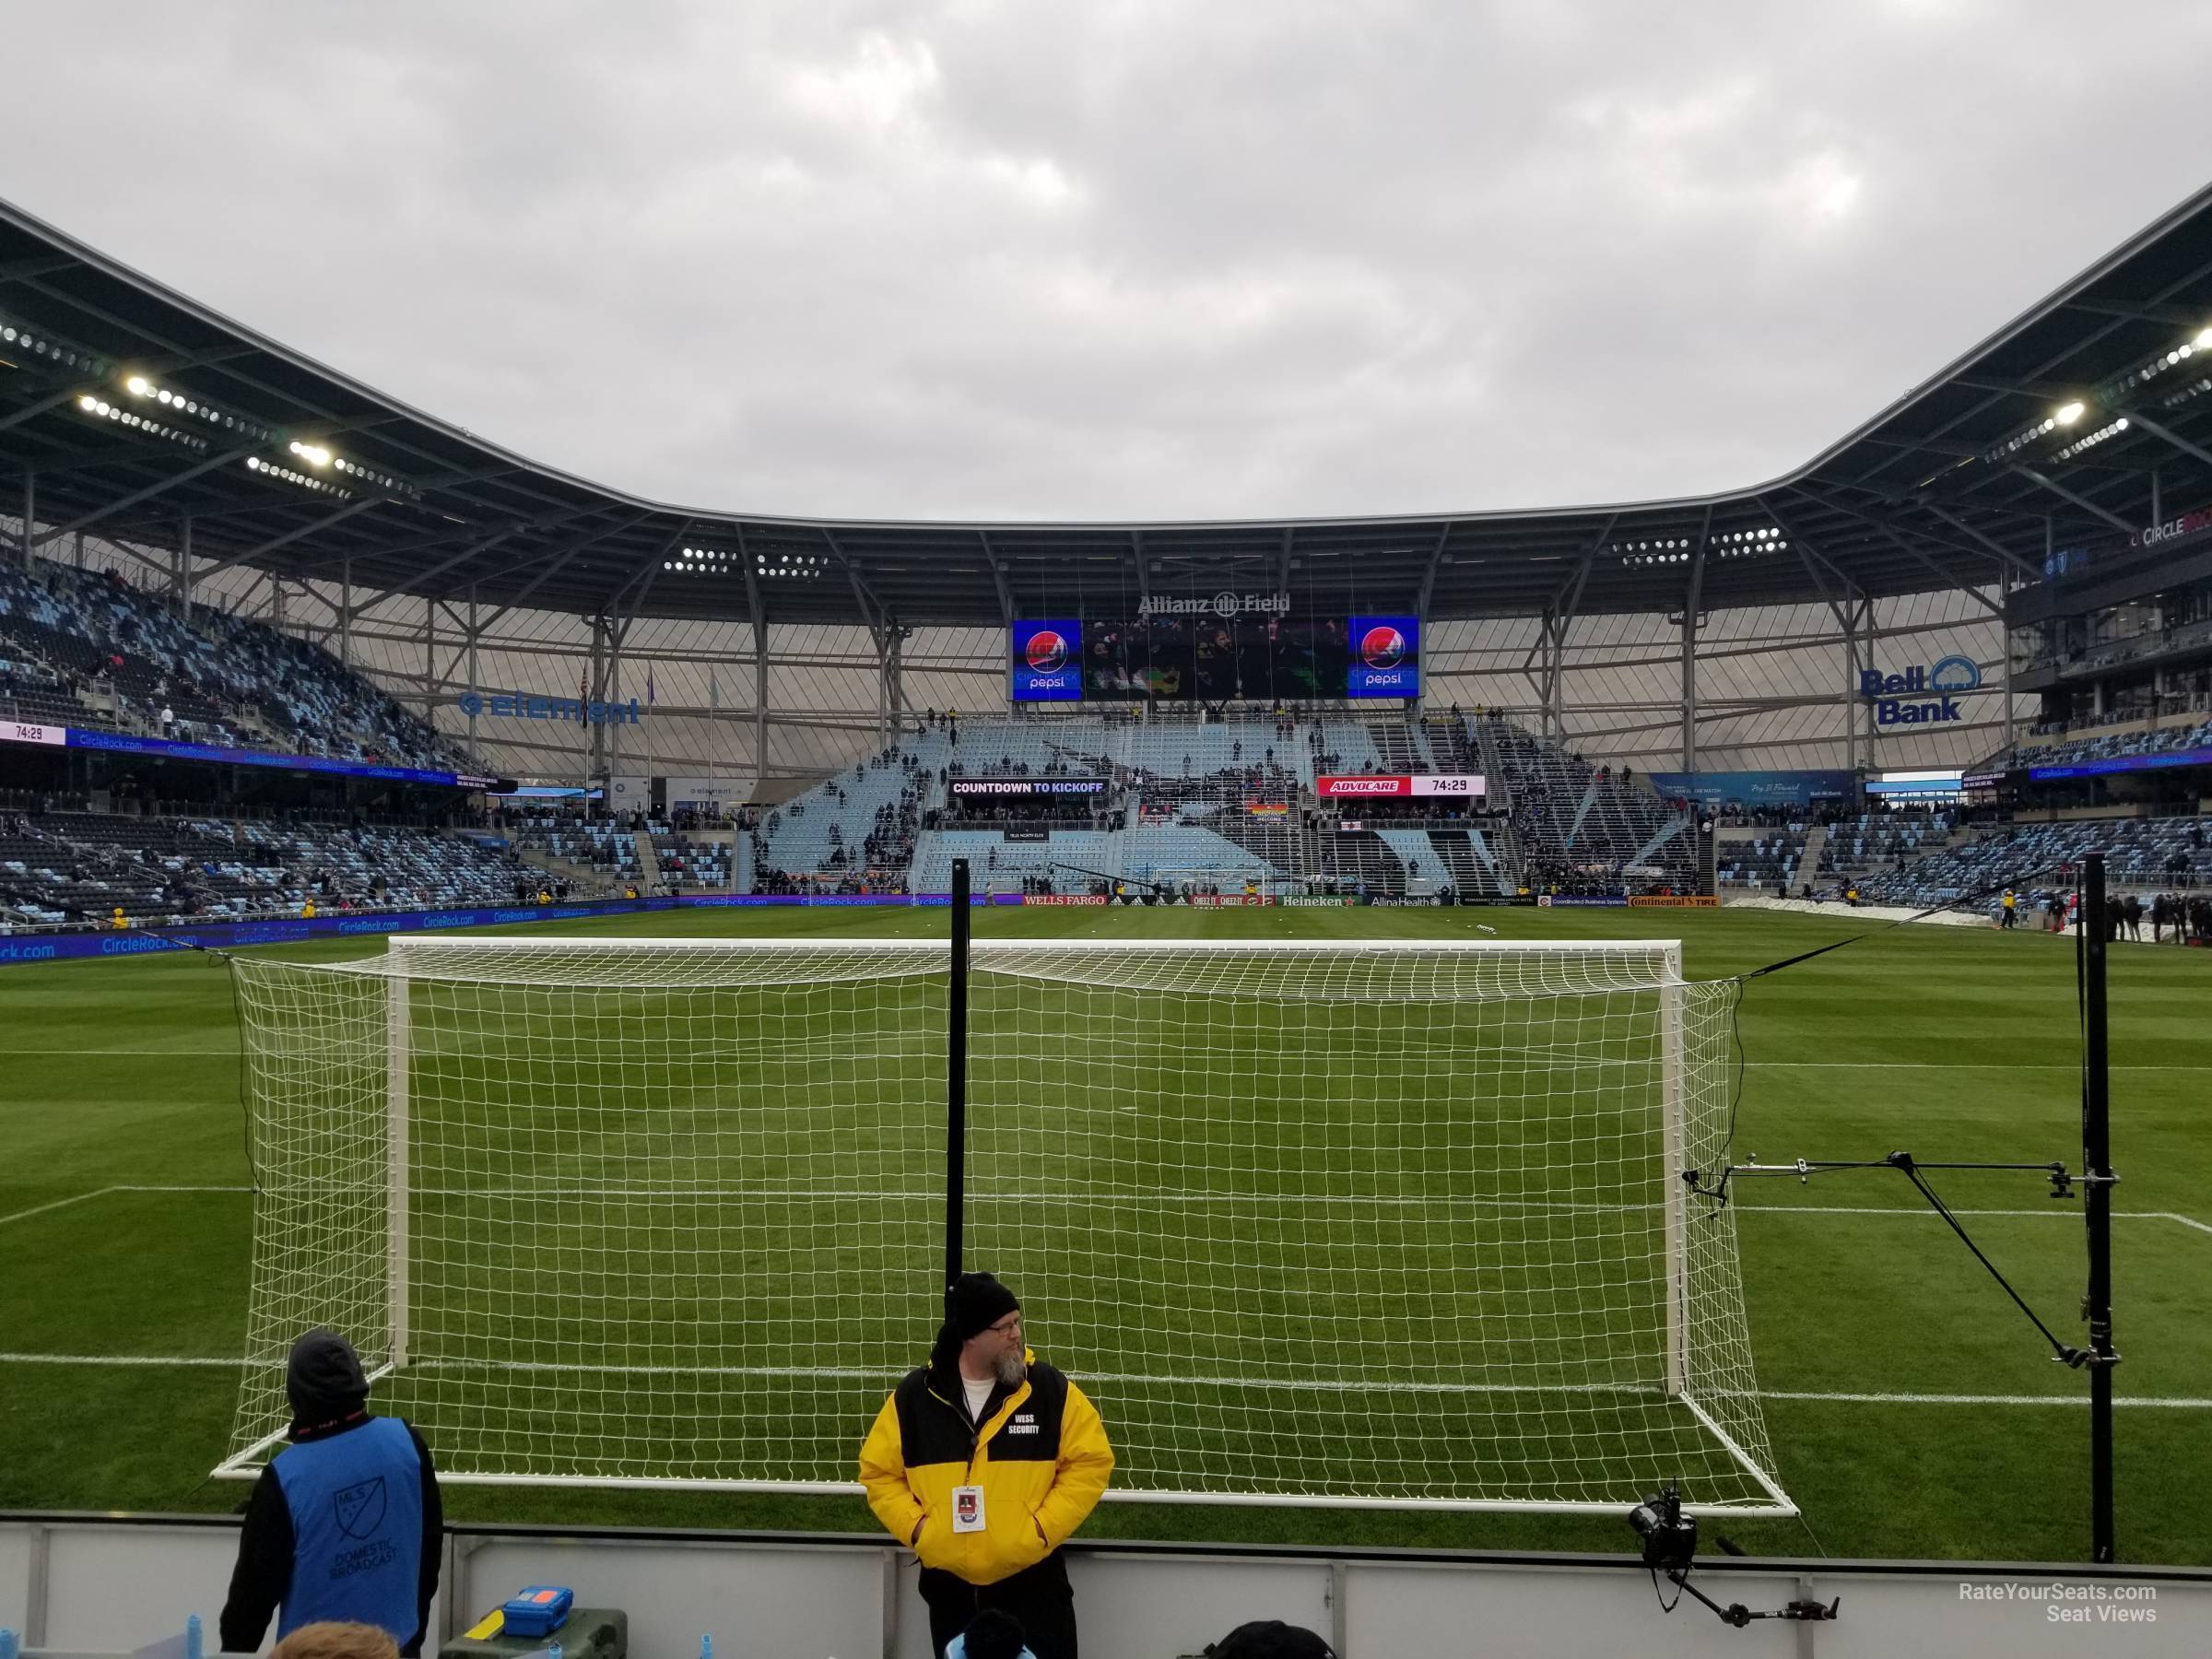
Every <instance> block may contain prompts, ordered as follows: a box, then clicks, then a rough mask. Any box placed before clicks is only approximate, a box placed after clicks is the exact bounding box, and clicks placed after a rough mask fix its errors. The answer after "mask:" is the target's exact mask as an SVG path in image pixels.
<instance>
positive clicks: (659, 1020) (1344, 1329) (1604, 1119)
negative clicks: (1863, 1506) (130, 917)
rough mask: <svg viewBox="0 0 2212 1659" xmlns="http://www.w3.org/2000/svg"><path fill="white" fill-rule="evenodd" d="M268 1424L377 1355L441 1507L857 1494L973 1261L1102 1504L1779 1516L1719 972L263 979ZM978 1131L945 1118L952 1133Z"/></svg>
mask: <svg viewBox="0 0 2212 1659" xmlns="http://www.w3.org/2000/svg"><path fill="white" fill-rule="evenodd" d="M231 969H232V972H233V973H234V975H235V976H236V984H237V988H238V995H239V1010H240V1025H241V1034H242V1041H243V1048H244V1091H243V1092H244V1097H245V1100H246V1105H247V1112H248V1124H249V1134H250V1144H251V1147H252V1149H253V1167H254V1172H255V1182H254V1183H255V1192H256V1196H255V1201H254V1220H253V1272H252V1290H251V1305H250V1308H249V1313H248V1320H247V1333H248V1334H247V1340H246V1348H245V1353H244V1356H243V1368H242V1373H241V1378H242V1380H241V1394H240V1404H239V1412H238V1417H237V1420H236V1428H235V1430H234V1433H233V1437H232V1441H231V1445H230V1450H229V1455H228V1456H227V1457H226V1458H225V1459H224V1462H223V1465H222V1466H221V1469H220V1470H219V1471H218V1472H220V1473H222V1474H224V1475H227V1476H238V1477H245V1476H250V1475H251V1474H252V1473H253V1471H254V1470H255V1469H256V1468H257V1467H258V1466H260V1465H262V1464H264V1463H265V1461H266V1458H267V1455H268V1453H269V1452H270V1450H271V1448H272V1447H274V1446H275V1445H277V1443H279V1442H280V1441H282V1439H283V1437H284V1433H285V1430H286V1427H287V1425H288V1422H289V1415H288V1408H287V1405H286V1398H285V1389H284V1373H285V1356H286V1354H287V1351H288V1347H289V1345H290V1343H291V1341H292V1339H293V1338H294V1337H295V1336H297V1335H299V1333H300V1331H301V1330H303V1329H306V1328H308V1327H310V1326H312V1325H317V1324H327V1325H330V1326H333V1327H335V1328H336V1329H338V1330H341V1331H343V1332H345V1333H347V1335H349V1336H350V1337H351V1338H352V1339H353V1340H354V1342H355V1344H356V1345H357V1347H359V1348H360V1350H361V1352H362V1356H363V1358H364V1359H365V1360H367V1361H368V1363H369V1364H370V1366H371V1369H372V1371H374V1373H375V1375H376V1376H377V1378H378V1379H379V1381H378V1397H379V1399H380V1400H382V1401H384V1402H385V1405H386V1407H387V1408H388V1409H391V1410H394V1411H396V1412H399V1413H401V1414H403V1415H405V1416H406V1418H409V1419H410V1420H411V1421H413V1422H414V1423H415V1424H416V1425H417V1426H418V1428H420V1429H421V1430H422V1431H423V1433H424V1434H425V1436H426V1437H427V1438H428V1439H429V1441H430V1443H432V1444H433V1445H435V1446H436V1447H437V1448H438V1454H439V1470H440V1477H441V1479H446V1480H452V1481H495V1482H510V1483H548V1484H551V1483H567V1482H595V1483H601V1484H612V1485H637V1486H646V1487H677V1486H684V1487H701V1488H759V1489H771V1490H798V1491H828V1492H847V1491H851V1490H853V1448H854V1446H855V1445H856V1444H857V1443H858V1441H859V1439H860V1436H861V1434H862V1432H863V1430H864V1429H865V1425H866V1423H867V1421H868V1418H869V1417H870V1414H872V1413H873V1412H874V1411H875V1410H876V1408H877V1406H879V1405H880V1404H881V1402H882V1398H883V1394H884V1392H885V1390H886V1389H887V1388H888V1386H889V1385H890V1384H891V1383H892V1382H895V1381H896V1379H897V1378H898V1376H899V1375H900V1373H901V1372H903V1371H905V1370H906V1369H907V1368H908V1367H909V1366H911V1365H912V1364H913V1363H914V1362H915V1360H916V1358H917V1356H919V1355H920V1354H921V1353H923V1352H924V1350H925V1349H926V1348H927V1347H928V1345H929V1341H930V1337H931V1333H932V1331H933V1330H934V1328H935V1324H936V1320H937V1312H938V1309H939V1305H940V1304H939V1298H940V1295H941V1292H942V1289H943V1286H944V1270H945V1260H946V1257H945V1249H946V1244H947V1229H948V1224H949V1222H948V1217H947V1192H948V1187H949V1180H950V1177H949V1175H948V1171H947V1136H948V1135H950V1134H951V1133H952V1131H951V1127H950V1126H951V1124H953V1123H955V1122H962V1123H964V1125H965V1127H964V1131H963V1133H962V1138H960V1139H959V1140H958V1141H956V1142H954V1143H953V1144H954V1145H955V1146H956V1147H958V1148H959V1149H960V1151H961V1152H963V1153H964V1164H965V1182H964V1193H965V1203H964V1206H963V1209H962V1210H961V1212H960V1221H959V1227H960V1230H961V1234H962V1236H963V1238H964V1249H965V1259H966V1260H967V1261H969V1262H970V1263H971V1264H972V1265H976V1266H988V1267H990V1268H991V1269H992V1270H993V1271H994V1272H996V1273H997V1274H998V1275H999V1276H1000V1277H1003V1278H1005V1279H1006V1280H1007V1281H1008V1282H1009V1283H1011V1284H1014V1285H1016V1286H1018V1288H1020V1292H1021V1294H1022V1296H1023V1298H1024V1300H1025V1301H1026V1302H1027V1303H1028V1304H1029V1307H1030V1313H1031V1317H1032V1319H1033V1320H1034V1322H1035V1324H1036V1325H1037V1327H1038V1328H1039V1330H1040V1333H1041V1335H1040V1342H1039V1346H1040V1347H1046V1348H1048V1349H1049V1351H1051V1352H1052V1353H1053V1358H1054V1359H1056V1360H1058V1361H1059V1362H1060V1363H1062V1364H1063V1365H1065V1366H1066V1367H1067V1369H1068V1370H1069V1371H1071V1372H1072V1373H1074V1374H1076V1375H1077V1376H1078V1377H1079V1378H1080V1379H1081V1381H1082V1382H1083V1385H1084V1387H1085V1389H1086V1390H1087V1391H1088V1392H1090V1393H1091V1394H1093V1396H1094V1397H1095V1398H1096V1399H1097V1400H1098V1402H1099V1404H1100V1409H1101V1410H1102V1411H1103V1412H1104V1414H1105V1416H1106V1419H1107V1421H1108V1423H1109V1424H1110V1425H1111V1428H1112V1434H1113V1439H1114V1444H1115V1448H1116V1451H1117V1453H1119V1454H1120V1464H1119V1466H1118V1468H1117V1470H1116V1473H1115V1482H1114V1487H1115V1489H1114V1492H1113V1494H1112V1495H1113V1496H1116V1497H1121V1498H1139V1499H1153V1500H1181V1501H1192V1502H1203V1503H1272V1504H1280V1503H1307V1504H1315V1505H1323V1506H1335V1507H1434V1508H1463V1509H1512V1510H1522V1509H1533V1510H1564V1511H1575V1512H1591V1513H1616V1514H1617V1513H1619V1512H1622V1511H1624V1510H1625V1509H1626V1508H1627V1507H1628V1506H1629V1505H1630V1504H1632V1503H1634V1502H1636V1501H1638V1500H1640V1499H1641V1498H1642V1497H1643V1496H1644V1495H1645V1494H1646V1493H1648V1492H1649V1491H1651V1490H1653V1489H1654V1488H1655V1487H1656V1486H1657V1485H1658V1484H1660V1483H1661V1482H1663V1481H1665V1480H1666V1479H1669V1478H1675V1477H1679V1478H1680V1480H1681V1482H1682V1488H1683V1491H1684V1494H1685V1497H1686V1498H1687V1500H1688V1502H1689V1504H1690V1505H1691V1507H1692V1508H1693V1509H1695V1510H1700V1511H1705V1512H1728V1513H1762V1514H1787V1513H1791V1512H1794V1511H1793V1506H1792V1504H1791V1501H1790V1500H1789V1498H1788V1496H1787V1494H1786V1493H1785V1492H1784V1491H1783V1488H1782V1487H1781V1486H1780V1484H1779V1482H1778V1480H1777V1478H1776V1476H1775V1474H1774V1472H1773V1459H1772V1455H1771V1450H1770V1445H1769V1441H1768V1438H1767V1431H1766V1428H1765V1424H1764V1420H1763V1415H1762V1409H1761V1405H1760V1397H1759V1391H1758V1386H1757V1382H1756V1380H1755V1378H1754V1376H1753V1371H1752V1365H1751V1355H1750V1345H1749V1338H1748V1334H1747V1329H1746V1325H1745V1318H1744V1300H1743V1289H1742V1285H1741V1280H1740V1277H1739V1273H1738V1267H1737V1247H1736V1238H1735V1212H1734V1210H1733V1209H1732V1208H1729V1207H1726V1206H1706V1205H1705V1204H1704V1203H1703V1202H1702V1201H1701V1200H1700V1199H1699V1198H1698V1197H1697V1196H1696V1195H1695V1194H1694V1193H1693V1192H1692V1191H1691V1189H1690V1185H1689V1183H1688V1182H1687V1181H1686V1180H1685V1179H1684V1176H1685V1173H1686V1172H1687V1171H1693V1170H1697V1169H1702V1168H1711V1167H1714V1166H1716V1165H1717V1164H1718V1163H1719V1162H1721V1161H1724V1147H1725V1145H1726V1140H1727V1134H1728V1119H1729V1105H1730V1088H1729V1079H1730V1046H1729V1030H1730V1027H1729V1009H1730V1007H1731V1006H1732V1003H1733V997H1734V993H1733V988H1732V987H1730V986H1728V985H1725V984H1700V983H1693V982H1688V981H1687V980H1685V979H1684V978H1683V976H1682V970H1681V953H1680V947H1679V946H1677V945H1675V944H1672V943H1666V942H1660V941H1652V940H1636V941H1630V942H1624V943H1603V942H1586V941H1568V940H1559V941H1541V942H1524V941H1509V940H1481V941H1476V942H1425V941H1412V940H1387V941H1383V940H1378V941H1371V942H1351V941H1340V940H1332V941H1295V942H1294V941H1287V940H1269V941H1266V942H1265V943H1260V942H1252V943H1245V942H1205V943H1200V942H1192V941H1185V940H1173V941H1158V942H1122V941H1058V942H1045V941H1037V942H1028V941H1023V942H1013V941H1008V942H1000V941H991V942H987V943H984V944H981V945H978V946H976V947H974V949H973V952H972V958H971V968H970V970H969V971H968V973H967V975H966V978H965V980H964V984H965V987H966V1003H967V1010H968V1011H967V1017H966V1019H965V1021H964V1022H963V1023H962V1025H961V1026H960V1028H959V1039H960V1049H959V1052H960V1053H964V1055H965V1064H964V1066H963V1067H962V1068H961V1069H960V1070H959V1074H958V1075H959V1077H960V1078H961V1079H962V1081H963V1084H964V1088H962V1089H961V1090H960V1091H959V1095H957V1096H956V1095H954V1094H953V1093H952V1091H951V1090H949V1089H948V1085H947V1078H948V1068H949V1067H950V1066H951V1065H952V1061H951V1055H952V1054H953V1053H954V1052H955V1049H954V1035H953V1024H952V1018H953V1017H952V1009H953V1007H954V1006H956V1005H955V1002H954V997H953V989H952V987H953V984H954V975H953V971H952V966H951V963H950V961H949V959H948V953H947V949H946V947H945V946H944V945H943V944H941V943H937V942H934V941H929V940H920V939H915V940H852V939H843V940H840V939H830V938H815V939H803V940H774V939H767V940H762V939H589V938H575V939H542V938H526V937H510V938H484V937H468V938H461V937H455V936H453V935H431V936H426V937H409V936H398V937H394V938H393V939H392V940H391V941H390V947H389V949H388V951H387V953H386V954H385V955H384V956H383V957H382V958H374V959H362V960H356V961H349V962H326V963H301V962H282V961H274V960H269V959H260V958H256V959H245V958H237V959H233V960H232V963H231ZM952 1099H964V1114H963V1115H960V1116H957V1117H956V1115H955V1112H954V1110H953V1108H952V1107H951V1106H950V1104H949V1100H952Z"/></svg>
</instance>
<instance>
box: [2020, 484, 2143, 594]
mask: <svg viewBox="0 0 2212 1659" xmlns="http://www.w3.org/2000/svg"><path fill="white" fill-rule="evenodd" d="M2005 465H2006V469H2007V470H2009V471H2012V472H2016V473H2018V474H2019V475H2020V477H2023V478H2032V479H2033V480H2034V481H2035V482H2036V483H2038V484H2041V486H2042V487H2043V488H2045V489H2047V490H2049V491H2050V492H2051V493H2052V494H2053V495H2054V496H2057V497H2058V498H2059V499H2060V500H2066V501H2071V502H2073V503H2074V505H2075V506H2077V507H2078V508H2080V509H2081V510H2082V511H2083V512H2093V513H2095V514H2096V515H2097V516H2098V517H2099V518H2100V519H2102V520H2103V521H2104V522H2105V523H2106V524H2111V525H2112V526H2113V527H2114V528H2116V529H2118V530H2120V531H2122V532H2124V534H2126V535H2134V534H2135V533H2136V529H2137V526H2136V525H2134V524H2129V523H2128V522H2127V521H2126V520H2125V519H2124V518H2122V517H2121V516H2120V515H2119V514H2118V513H2116V512H2106V511H2105V510H2104V509H2103V508H2101V507H2100V506H2098V505H2097V503H2096V502H2094V501H2092V500H2089V499H2088V497H2087V496H2078V495H2076V494H2075V493H2074V492H2073V491H2072V490H2070V489H2068V488H2066V487H2065V485H2063V484H2060V483H2057V482H2054V481H2053V480H2052V479H2050V478H2047V477H2044V476H2043V475H2042V474H2041V473H2040V472H2037V471H2036V470H2035V468H2034V467H2032V466H2023V465H2020V464H2019V463H2018V461H2008V462H2006V464H2005ZM2035 574H2036V576H2037V577H2038V578H2039V579H2040V578H2041V575H2042V572H2041V571H2036V573H2035Z"/></svg>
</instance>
